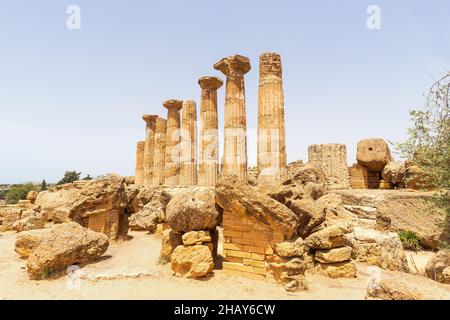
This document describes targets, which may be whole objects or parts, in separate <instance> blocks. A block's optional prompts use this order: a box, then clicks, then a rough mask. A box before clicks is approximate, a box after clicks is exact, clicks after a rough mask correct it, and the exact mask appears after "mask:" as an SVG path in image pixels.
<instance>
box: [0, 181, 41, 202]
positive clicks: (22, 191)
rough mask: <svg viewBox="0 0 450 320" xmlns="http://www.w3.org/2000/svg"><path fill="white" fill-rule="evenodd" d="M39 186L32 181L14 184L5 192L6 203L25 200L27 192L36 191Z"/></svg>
mask: <svg viewBox="0 0 450 320" xmlns="http://www.w3.org/2000/svg"><path fill="white" fill-rule="evenodd" d="M38 190H39V187H38V186H37V185H35V184H34V183H32V182H28V183H24V184H16V185H14V186H12V187H11V189H9V190H8V192H7V193H6V197H5V200H6V203H7V204H16V203H17V202H19V200H25V199H26V198H27V195H28V192H30V191H38Z"/></svg>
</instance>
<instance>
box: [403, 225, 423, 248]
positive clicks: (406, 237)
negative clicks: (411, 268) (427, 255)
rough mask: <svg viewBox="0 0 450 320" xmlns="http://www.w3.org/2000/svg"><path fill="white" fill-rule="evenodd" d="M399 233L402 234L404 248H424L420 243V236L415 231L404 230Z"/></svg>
mask: <svg viewBox="0 0 450 320" xmlns="http://www.w3.org/2000/svg"><path fill="white" fill-rule="evenodd" d="M398 235H399V236H400V241H401V242H402V244H403V248H405V249H410V250H414V251H420V250H422V246H421V245H420V238H419V236H418V235H417V234H415V233H414V232H412V231H404V230H402V231H400V232H399V233H398Z"/></svg>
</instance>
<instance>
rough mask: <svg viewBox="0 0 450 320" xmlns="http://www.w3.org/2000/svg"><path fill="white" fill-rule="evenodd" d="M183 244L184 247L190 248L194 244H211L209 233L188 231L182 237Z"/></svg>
mask: <svg viewBox="0 0 450 320" xmlns="http://www.w3.org/2000/svg"><path fill="white" fill-rule="evenodd" d="M182 239H183V244H184V245H185V246H192V245H194V244H202V243H208V242H211V241H212V239H211V233H210V232H209V231H190V232H186V233H185V234H183V236H182Z"/></svg>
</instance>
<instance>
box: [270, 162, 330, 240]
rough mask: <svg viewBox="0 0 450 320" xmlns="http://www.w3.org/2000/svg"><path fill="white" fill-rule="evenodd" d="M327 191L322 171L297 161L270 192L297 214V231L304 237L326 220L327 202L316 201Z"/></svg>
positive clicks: (271, 195)
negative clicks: (325, 208) (325, 209)
mask: <svg viewBox="0 0 450 320" xmlns="http://www.w3.org/2000/svg"><path fill="white" fill-rule="evenodd" d="M325 192H326V185H325V177H324V175H323V173H322V171H320V169H318V168H316V167H314V166H312V165H310V164H306V165H304V164H302V163H301V162H297V163H293V164H291V165H290V166H289V168H288V173H287V175H286V178H285V179H284V180H283V181H281V182H280V183H279V184H277V185H276V186H274V187H273V188H272V189H271V190H270V191H269V192H268V194H269V196H270V197H272V198H273V199H275V200H277V201H278V202H280V203H282V204H284V205H285V206H287V207H288V208H289V209H291V210H292V211H293V212H294V213H295V214H296V215H297V217H298V219H299V225H298V230H297V231H298V233H299V234H300V235H301V236H302V237H306V236H307V235H308V234H309V233H310V232H311V230H312V229H313V228H314V227H315V226H317V225H319V224H320V223H322V222H323V221H324V220H325V211H324V204H325V203H317V202H316V200H318V199H319V198H321V197H322V196H323V195H324V194H325Z"/></svg>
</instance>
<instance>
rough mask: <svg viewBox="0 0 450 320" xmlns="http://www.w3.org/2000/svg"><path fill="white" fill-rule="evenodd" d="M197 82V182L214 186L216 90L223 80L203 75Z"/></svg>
mask: <svg viewBox="0 0 450 320" xmlns="http://www.w3.org/2000/svg"><path fill="white" fill-rule="evenodd" d="M198 84H199V85H200V87H201V88H202V93H201V103H200V121H201V132H200V143H199V145H200V150H199V151H200V152H199V164H198V184H199V185H201V186H214V185H215V184H216V181H217V177H218V175H219V116H218V111H217V90H218V89H219V88H220V87H221V86H222V85H223V81H222V80H220V79H219V78H217V77H203V78H200V79H199V80H198Z"/></svg>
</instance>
